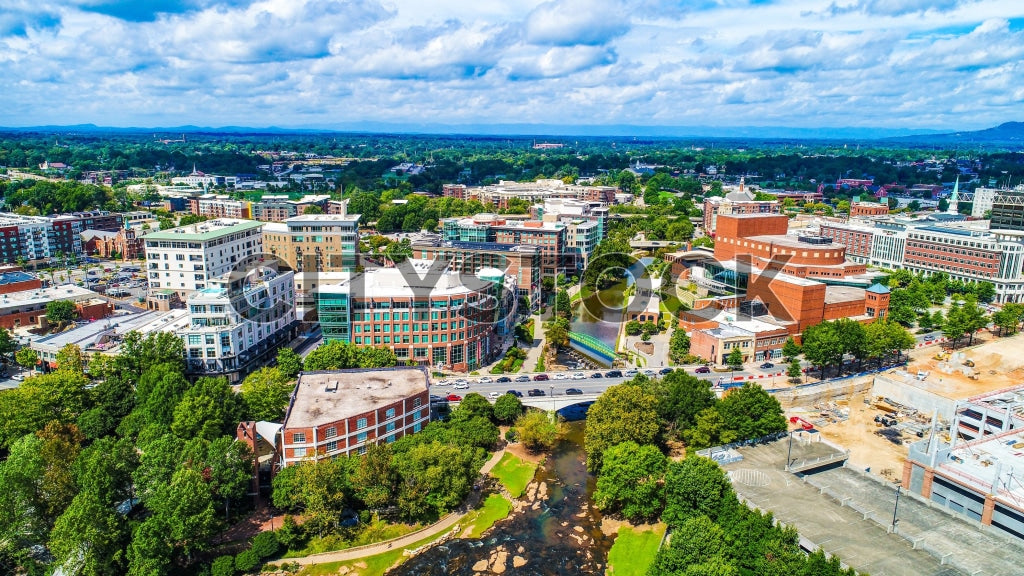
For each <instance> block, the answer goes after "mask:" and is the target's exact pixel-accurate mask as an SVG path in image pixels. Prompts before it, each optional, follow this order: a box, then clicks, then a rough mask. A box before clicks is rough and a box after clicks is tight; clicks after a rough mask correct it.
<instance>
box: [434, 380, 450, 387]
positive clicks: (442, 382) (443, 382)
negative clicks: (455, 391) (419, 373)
mask: <svg viewBox="0 0 1024 576" xmlns="http://www.w3.org/2000/svg"><path fill="white" fill-rule="evenodd" d="M451 384H452V383H451V382H449V381H447V380H438V381H437V382H434V386H451Z"/></svg>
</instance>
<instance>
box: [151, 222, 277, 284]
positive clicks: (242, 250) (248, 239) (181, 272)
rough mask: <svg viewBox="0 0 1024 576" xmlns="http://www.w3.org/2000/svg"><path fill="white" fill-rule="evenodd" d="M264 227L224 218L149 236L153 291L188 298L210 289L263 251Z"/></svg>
mask: <svg viewBox="0 0 1024 576" xmlns="http://www.w3.org/2000/svg"><path fill="white" fill-rule="evenodd" d="M262 227H263V223H262V222H253V221H252V220H236V219H231V218H220V219H216V220H207V221H205V222H199V223H197V224H191V225H189V226H181V227H178V228H172V229H170V230H161V231H159V232H152V233H150V234H147V235H146V236H144V237H143V239H144V240H145V242H146V273H147V276H148V280H149V289H150V292H153V291H156V290H173V291H174V292H175V293H177V296H179V297H181V298H184V297H186V296H188V295H189V294H191V293H192V292H195V291H196V290H202V289H204V288H206V287H207V286H208V285H209V282H210V281H211V280H213V279H214V278H217V277H220V276H223V275H225V274H227V273H229V272H231V271H232V269H233V268H235V267H236V266H239V265H240V263H241V262H242V261H243V260H244V259H246V258H248V257H251V256H254V255H256V254H260V253H261V252H262V251H263V242H262V234H261V232H260V228H262Z"/></svg>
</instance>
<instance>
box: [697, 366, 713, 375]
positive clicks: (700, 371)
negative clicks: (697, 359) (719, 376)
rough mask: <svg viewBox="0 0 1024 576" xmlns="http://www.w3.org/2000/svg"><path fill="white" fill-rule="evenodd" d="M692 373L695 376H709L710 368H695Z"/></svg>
mask: <svg viewBox="0 0 1024 576" xmlns="http://www.w3.org/2000/svg"><path fill="white" fill-rule="evenodd" d="M694 372H696V373H697V374H711V368H709V367H707V366H697V369H696V370H694Z"/></svg>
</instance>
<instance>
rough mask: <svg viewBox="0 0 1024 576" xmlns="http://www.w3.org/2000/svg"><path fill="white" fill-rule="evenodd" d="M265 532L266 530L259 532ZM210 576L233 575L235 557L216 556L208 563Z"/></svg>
mask: <svg viewBox="0 0 1024 576" xmlns="http://www.w3.org/2000/svg"><path fill="white" fill-rule="evenodd" d="M261 534H266V532H261ZM210 576H235V557H234V556H231V555H228V556H218V557H217V558H216V559H215V560H214V561H213V564H211V565H210Z"/></svg>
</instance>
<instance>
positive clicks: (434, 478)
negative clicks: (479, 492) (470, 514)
mask: <svg viewBox="0 0 1024 576" xmlns="http://www.w3.org/2000/svg"><path fill="white" fill-rule="evenodd" d="M395 469H396V470H397V471H398V476H399V478H400V481H399V484H398V502H397V504H398V509H399V510H400V511H401V513H402V515H403V516H404V517H405V518H407V519H410V520H428V519H435V518H438V517H439V516H440V515H441V514H443V513H445V512H447V511H449V510H452V509H454V508H455V507H456V506H458V504H459V503H460V502H461V501H462V498H463V497H464V496H465V495H466V494H468V493H469V490H470V488H471V487H472V485H473V479H474V478H475V477H476V473H477V464H476V462H475V457H474V451H470V450H462V449H460V448H459V447H457V446H450V445H446V444H442V443H441V442H436V441H435V442H423V443H420V444H417V445H415V446H413V447H412V448H411V449H409V450H408V451H406V452H404V453H401V454H396V455H395Z"/></svg>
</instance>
